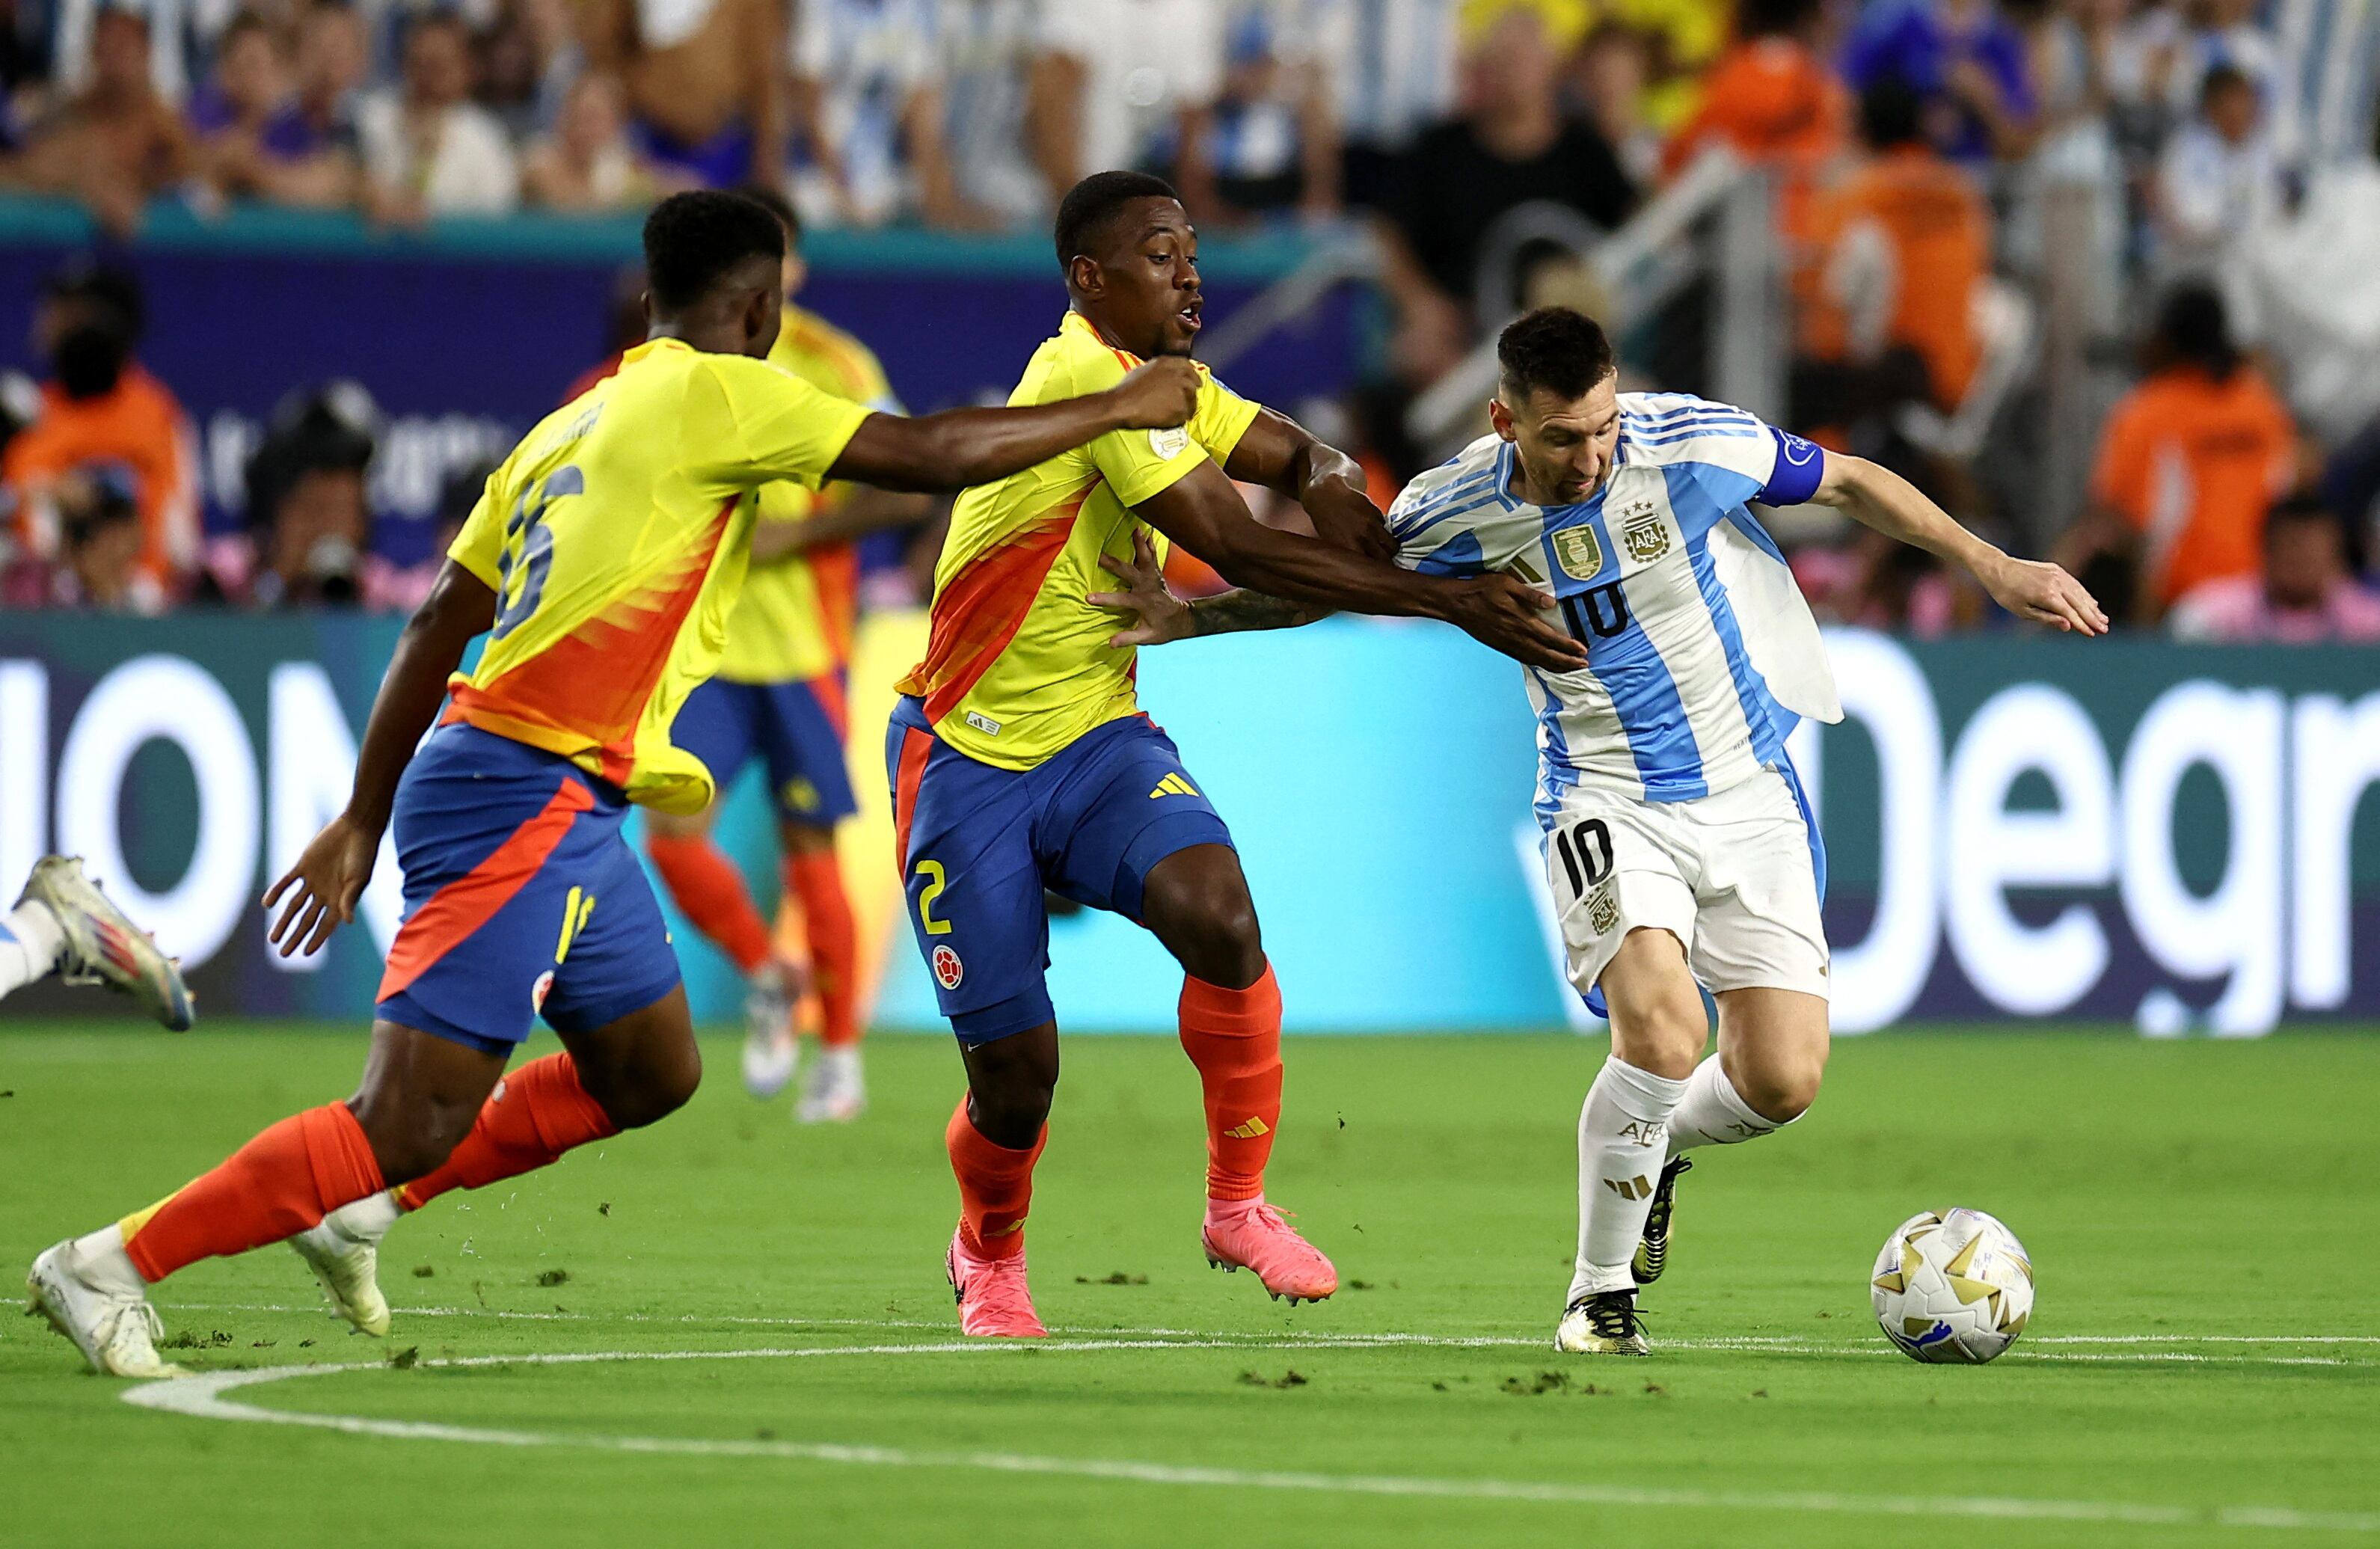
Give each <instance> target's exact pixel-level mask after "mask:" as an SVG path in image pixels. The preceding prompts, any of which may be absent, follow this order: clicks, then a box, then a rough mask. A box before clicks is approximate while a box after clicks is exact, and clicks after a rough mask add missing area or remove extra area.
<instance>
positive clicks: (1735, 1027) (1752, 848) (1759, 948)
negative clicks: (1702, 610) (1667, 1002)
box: [1670, 776, 1828, 1157]
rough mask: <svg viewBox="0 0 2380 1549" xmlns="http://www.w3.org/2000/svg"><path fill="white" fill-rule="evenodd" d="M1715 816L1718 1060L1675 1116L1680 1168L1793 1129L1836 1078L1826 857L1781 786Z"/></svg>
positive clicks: (1725, 804)
mask: <svg viewBox="0 0 2380 1549" xmlns="http://www.w3.org/2000/svg"><path fill="white" fill-rule="evenodd" d="M1711 805H1713V807H1714V808H1716V809H1718V810H1717V811H1716V812H1715V813H1714V815H1713V817H1712V819H1711V820H1710V821H1709V822H1707V823H1706V837H1705V838H1704V840H1703V842H1702V850H1703V853H1704V876H1703V890H1704V893H1705V898H1704V900H1703V907H1702V909H1701V911H1700V914H1699V915H1698V917H1697V919H1696V921H1695V927H1694V928H1695V936H1694V963H1695V967H1696V969H1697V970H1698V972H1699V974H1700V975H1701V978H1702V980H1703V982H1704V983H1705V984H1706V985H1708V986H1710V989H1711V994H1712V997H1713V998H1715V999H1716V1000H1717V1001H1718V1053H1717V1054H1715V1055H1712V1056H1711V1057H1710V1058H1709V1059H1705V1060H1704V1061H1703V1062H1702V1063H1701V1064H1700V1065H1698V1066H1697V1067H1695V1070H1694V1075H1693V1076H1692V1077H1690V1078H1689V1079H1688V1081H1687V1083H1686V1095H1685V1096H1684V1097H1683V1098H1682V1099H1681V1100H1680V1102H1679V1104H1678V1109H1677V1112H1676V1113H1674V1114H1673V1115H1671V1116H1670V1155H1671V1156H1673V1157H1674V1156H1679V1155H1680V1154H1681V1153H1682V1152H1684V1151H1686V1150H1687V1149H1689V1148H1691V1147H1694V1146H1701V1145H1732V1144H1738V1143H1740V1142H1743V1141H1748V1140H1757V1139H1759V1138H1761V1137H1762V1136H1764V1135H1767V1134H1772V1133H1774V1132H1775V1131H1777V1130H1779V1128H1781V1127H1783V1126H1784V1125H1786V1124H1790V1123H1791V1122H1792V1121H1793V1120H1794V1119H1798V1118H1800V1117H1801V1116H1802V1114H1803V1112H1804V1111H1805V1110H1807V1109H1808V1107H1810V1105H1811V1103H1812V1102H1814V1101H1815V1100H1816V1098H1817V1095H1818V1083H1819V1079H1820V1078H1821V1076H1823V1075H1824V1073H1825V1071H1826V1068H1827V1049H1828V1014H1827V971H1828V952H1827V938H1826V929H1825V926H1824V924H1823V923H1822V921H1821V919H1820V915H1819V908H1818V901H1819V877H1820V875H1821V872H1820V867H1821V865H1822V862H1821V855H1822V852H1821V851H1820V850H1819V849H1818V847H1817V845H1816V844H1815V842H1814V840H1813V837H1812V829H1810V827H1809V823H1808V818H1807V816H1806V815H1805V814H1804V812H1803V809H1802V806H1801V804H1800V802H1799V801H1798V800H1796V799H1795V797H1794V794H1793V792H1792V788H1791V786H1789V785H1787V784H1786V783H1785V782H1784V781H1783V780H1782V778H1781V777H1768V776H1764V777H1762V778H1760V779H1758V780H1755V781H1748V782H1746V783H1745V784H1744V785H1742V786H1739V787H1737V788H1736V789H1734V790H1731V791H1729V792H1726V793H1722V794H1721V795H1720V796H1719V797H1717V798H1714V799H1713V802H1712V804H1711ZM1722 819H1723V820H1722Z"/></svg>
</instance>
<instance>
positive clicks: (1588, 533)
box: [1552, 522, 1603, 581]
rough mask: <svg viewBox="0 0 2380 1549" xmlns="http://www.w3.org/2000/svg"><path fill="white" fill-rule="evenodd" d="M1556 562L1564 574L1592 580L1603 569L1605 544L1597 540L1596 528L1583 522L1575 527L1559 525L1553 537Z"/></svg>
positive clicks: (1574, 577) (1578, 578)
mask: <svg viewBox="0 0 2380 1549" xmlns="http://www.w3.org/2000/svg"><path fill="white" fill-rule="evenodd" d="M1552 541H1553V546H1554V563H1557V564H1559V565H1560V566H1561V567H1562V574H1563V575H1568V576H1570V577H1571V578H1572V579H1573V580H1578V581H1592V580H1594V579H1595V577H1596V576H1597V574H1599V573H1600V572H1601V571H1602V569H1603V545H1602V544H1601V543H1599V542H1597V540H1596V537H1595V529H1594V528H1593V527H1591V526H1587V525H1586V524H1585V523H1584V522H1581V523H1580V524H1579V525H1578V526H1574V527H1557V528H1555V529H1554V532H1553V537H1552Z"/></svg>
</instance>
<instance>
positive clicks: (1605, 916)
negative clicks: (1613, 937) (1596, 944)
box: [1586, 888, 1620, 936]
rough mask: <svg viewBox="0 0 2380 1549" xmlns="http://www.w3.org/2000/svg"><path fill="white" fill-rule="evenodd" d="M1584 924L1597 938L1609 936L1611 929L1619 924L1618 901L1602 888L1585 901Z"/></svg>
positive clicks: (1606, 889)
mask: <svg viewBox="0 0 2380 1549" xmlns="http://www.w3.org/2000/svg"><path fill="white" fill-rule="evenodd" d="M1586 923H1587V925H1588V926H1591V927H1592V928H1593V929H1594V931H1595V934H1596V935H1597V936H1609V935H1610V934H1611V927H1612V926H1616V925H1618V924H1619V923H1620V901H1619V900H1618V899H1616V898H1613V897H1612V896H1611V889H1609V888H1604V889H1601V890H1599V891H1597V893H1596V895H1595V896H1594V897H1593V898H1590V899H1588V900H1587V901H1586Z"/></svg>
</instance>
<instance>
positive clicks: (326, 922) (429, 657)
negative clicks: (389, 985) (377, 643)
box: [264, 559, 496, 957]
mask: <svg viewBox="0 0 2380 1549" xmlns="http://www.w3.org/2000/svg"><path fill="white" fill-rule="evenodd" d="M495 620H496V594H495V593H494V592H492V591H491V590H489V589H488V584H487V583H486V582H484V581H482V580H480V578H479V577H478V576H476V575H472V574H471V573H470V572H469V571H468V570H466V569H464V568H463V567H462V566H461V565H459V564H457V563H455V562H454V561H453V560H451V559H450V560H448V561H447V562H446V563H445V565H444V567H443V569H441V570H440V571H439V572H438V579H437V581H436V582H435V583H434V584H432V585H431V588H430V596H429V597H428V598H427V599H424V600H423V602H422V604H421V606H420V607H419V609H417V610H415V611H414V614H413V617H412V618H410V619H408V620H407V621H406V624H405V632H404V633H403V634H402V635H398V636H397V641H396V652H395V655H394V656H392V657H390V658H389V662H388V675H387V676H386V677H384V678H383V679H382V680H381V683H380V692H379V693H378V694H377V695H375V696H372V708H371V718H370V720H367V721H365V722H364V740H363V745H362V746H361V747H359V748H358V749H357V751H356V780H355V785H354V787H353V788H352V789H351V790H350V791H349V793H348V795H347V806H346V811H344V812H342V813H340V814H339V815H338V816H337V817H334V818H332V819H331V820H330V822H328V823H326V824H324V825H323V827H322V832H321V833H319V834H316V835H315V836H314V839H313V841H312V842H311V843H310V844H308V845H307V846H306V850H305V853H303V854H301V855H299V856H298V857H297V865H294V866H291V867H290V868H289V871H288V873H287V875H285V876H284V877H282V878H281V880H279V881H278V882H275V883H273V886H272V888H271V889H268V890H267V891H266V893H265V895H264V906H265V908H267V909H271V908H273V906H274V905H275V904H278V903H280V902H281V901H282V898H283V896H284V895H287V898H288V902H287V903H286V904H285V906H284V907H283V908H282V911H281V916H280V918H278V919H276V920H275V921H273V929H272V939H273V945H274V946H276V947H278V948H280V949H281V955H282V956H283V957H287V956H289V955H290V954H291V953H293V952H296V951H297V950H300V949H301V948H302V949H303V950H305V952H306V954H307V955H308V956H312V955H313V954H314V953H315V952H318V951H320V950H322V943H323V942H325V941H327V940H329V939H330V938H331V932H332V931H333V930H334V929H336V928H337V927H338V926H343V925H345V924H346V923H347V922H348V921H350V920H352V919H354V918H355V917H356V901H357V900H358V899H359V898H361V897H363V892H364V885H365V884H366V883H368V882H370V880H371V874H372V862H373V861H374V860H375V859H376V858H377V857H378V856H379V854H380V836H381V834H382V832H383V830H385V829H387V827H388V816H389V811H390V809H391V808H392V807H393V806H395V804H396V782H397V779H398V777H399V776H401V775H403V774H404V773H405V766H406V765H407V764H408V763H410V762H411V761H412V758H413V750H414V748H415V747H416V746H418V745H419V744H420V742H421V734H422V733H423V732H427V731H429V730H430V722H431V720H433V719H435V718H436V716H437V714H438V707H439V706H440V705H442V704H443V703H444V702H445V698H446V680H447V678H448V677H449V676H450V675H452V674H453V672H454V671H455V667H456V666H458V665H459V664H460V663H461V662H462V660H463V650H464V647H467V646H468V645H469V644H470V643H471V641H472V639H473V638H474V637H475V636H477V635H482V634H485V633H486V632H487V630H488V628H489V626H490V625H491V624H492V623H495Z"/></svg>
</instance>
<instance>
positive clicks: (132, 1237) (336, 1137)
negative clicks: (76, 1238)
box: [123, 1103, 383, 1285]
mask: <svg viewBox="0 0 2380 1549" xmlns="http://www.w3.org/2000/svg"><path fill="white" fill-rule="evenodd" d="M382 1187H383V1183H382V1180H381V1174H380V1163H379V1161H378V1160H377V1159H376V1158H375V1157H374V1156H372V1149H371V1143H370V1141H368V1140H366V1139H365V1138H364V1130H363V1126H362V1125H360V1124H358V1123H357V1122H356V1116H355V1115H354V1114H353V1113H350V1112H349V1111H348V1110H347V1105H346V1104H345V1103H329V1104H325V1105H324V1106H323V1107H318V1108H308V1109H307V1110H306V1111H305V1112H304V1113H297V1114H292V1115H290V1116H289V1117H288V1118H286V1119H283V1120H281V1122H279V1123H278V1124H275V1125H273V1127H271V1128H270V1129H268V1130H266V1131H264V1132H263V1133H261V1134H260V1135H258V1136H257V1137H256V1138H255V1139H254V1140H251V1141H249V1143H248V1144H246V1145H243V1146H241V1147H240V1148H239V1149H238V1150H237V1151H235V1152H233V1153H232V1154H231V1156H229V1157H227V1158H225V1161H224V1163H223V1164H222V1165H221V1166H220V1167H218V1168H215V1169H214V1170H213V1171H212V1172H210V1173H207V1174H204V1175H203V1176H201V1177H200V1178H197V1179H194V1180H191V1181H190V1182H188V1183H187V1184H185V1185H183V1186H182V1188H180V1189H179V1190H177V1191H176V1192H174V1193H172V1194H170V1195H168V1196H167V1197H166V1198H164V1199H163V1200H160V1201H159V1202H158V1203H157V1204H152V1205H151V1206H150V1207H149V1208H148V1209H146V1210H144V1211H141V1212H140V1214H139V1215H137V1216H126V1217H125V1219H124V1222H123V1230H124V1249H125V1252H126V1253H129V1254H130V1255H131V1257H132V1266H133V1267H134V1268H135V1269H138V1270H139V1271H140V1277H141V1278H142V1279H144V1280H146V1281H148V1282H150V1283H151V1284H152V1285H154V1284H155V1283H156V1282H158V1281H159V1280H162V1279H164V1277H166V1276H168V1275H171V1274H172V1273H174V1271H176V1270H177V1269H179V1268H181V1267H182V1266H183V1265H187V1264H195V1263H197V1262H198V1261H199V1260H200V1259H204V1258H213V1257H215V1256H217V1255H219V1254H224V1253H246V1252H248V1250H249V1249H250V1248H261V1247H262V1246H264V1245H265V1244H266V1243H268V1242H278V1241H280V1240H282V1239H284V1238H286V1237H295V1236H297V1234H298V1233H299V1232H301V1231H304V1230H306V1229H307V1228H310V1227H316V1226H320V1225H321V1224H322V1217H323V1216H326V1215H328V1214H330V1213H331V1212H332V1211H334V1210H336V1209H337V1208H339V1206H341V1205H343V1204H350V1203H352V1202H353V1201H356V1200H359V1199H362V1198H364V1197H365V1196H366V1195H368V1194H372V1193H376V1192H379V1191H380V1190H381V1188H382Z"/></svg>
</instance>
